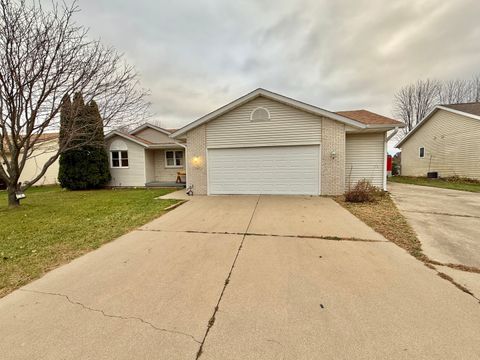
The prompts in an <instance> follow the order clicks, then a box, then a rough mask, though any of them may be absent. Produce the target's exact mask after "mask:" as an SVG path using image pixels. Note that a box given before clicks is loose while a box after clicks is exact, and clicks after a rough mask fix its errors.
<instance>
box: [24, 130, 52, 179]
mask: <svg viewBox="0 0 480 360" xmlns="http://www.w3.org/2000/svg"><path fill="white" fill-rule="evenodd" d="M57 151H58V133H46V134H42V135H40V136H39V138H38V140H37V141H36V143H35V148H34V150H33V152H32V154H31V155H30V156H29V158H28V159H27V161H26V162H25V166H24V168H23V171H22V174H21V175H20V182H25V181H30V180H33V179H34V178H35V177H36V176H37V175H38V174H39V173H40V171H41V170H42V168H43V165H44V164H45V163H46V162H47V161H48V160H49V159H50V158H51V157H52V156H53V155H55V154H56V153H57ZM57 183H58V159H57V160H56V161H55V162H54V163H53V164H52V165H50V166H49V167H48V169H47V171H46V172H45V174H44V175H43V176H42V177H41V178H40V180H39V181H38V182H36V183H35V184H34V185H35V186H40V185H52V184H57Z"/></svg>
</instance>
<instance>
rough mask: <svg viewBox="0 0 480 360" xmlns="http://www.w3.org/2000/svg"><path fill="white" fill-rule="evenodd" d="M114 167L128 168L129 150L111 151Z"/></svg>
mask: <svg viewBox="0 0 480 360" xmlns="http://www.w3.org/2000/svg"><path fill="white" fill-rule="evenodd" d="M110 154H111V156H112V168H128V151H111V152H110Z"/></svg>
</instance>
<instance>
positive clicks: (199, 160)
mask: <svg viewBox="0 0 480 360" xmlns="http://www.w3.org/2000/svg"><path fill="white" fill-rule="evenodd" d="M192 165H193V167H194V168H196V169H200V168H201V167H202V158H201V157H200V156H194V157H193V158H192Z"/></svg>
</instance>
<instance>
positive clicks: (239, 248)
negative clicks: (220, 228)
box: [195, 195, 260, 360]
mask: <svg viewBox="0 0 480 360" xmlns="http://www.w3.org/2000/svg"><path fill="white" fill-rule="evenodd" d="M259 201H260V195H259V196H258V198H257V202H256V203H255V207H254V208H253V211H252V215H251V216H250V220H249V222H248V225H247V228H246V229H245V232H244V233H243V234H242V235H243V236H242V241H240V245H239V247H238V249H237V253H236V254H235V258H234V259H233V263H232V266H231V267H230V271H229V273H228V275H227V278H226V279H225V282H224V284H223V289H222V292H221V293H220V296H219V297H218V301H217V304H216V305H215V308H214V310H213V314H212V316H211V317H210V319H209V320H208V325H207V330H206V331H205V335H204V336H203V339H202V341H201V343H200V347H199V349H198V351H197V356H196V357H195V360H198V359H199V358H200V356H202V353H203V345H205V341H206V340H207V336H208V334H209V333H210V329H211V328H212V327H213V325H214V324H215V316H216V315H217V312H218V311H219V308H220V303H221V301H222V298H223V294H224V293H225V290H226V289H227V286H228V284H229V283H230V277H231V276H232V273H233V269H234V268H235V264H236V263H237V259H238V256H239V255H240V251H241V250H242V247H243V243H244V241H245V238H246V237H247V235H248V229H249V228H250V225H251V224H252V220H253V216H254V215H255V211H256V210H257V207H258V202H259Z"/></svg>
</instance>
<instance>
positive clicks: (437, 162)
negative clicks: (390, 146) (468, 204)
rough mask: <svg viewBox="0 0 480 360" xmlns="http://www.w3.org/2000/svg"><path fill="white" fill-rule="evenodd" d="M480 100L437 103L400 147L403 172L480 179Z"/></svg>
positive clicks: (407, 174)
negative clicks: (476, 101)
mask: <svg viewBox="0 0 480 360" xmlns="http://www.w3.org/2000/svg"><path fill="white" fill-rule="evenodd" d="M479 139H480V103H469V104H455V105H443V106H437V107H436V108H435V109H434V110H433V111H432V112H431V113H430V114H429V115H428V116H426V117H425V119H423V120H422V121H421V122H420V123H419V124H418V125H417V126H416V127H415V128H414V129H413V130H412V131H410V133H409V134H408V135H407V136H406V137H405V138H403V139H402V140H401V141H400V142H399V143H398V144H397V147H398V148H401V150H402V155H401V159H402V160H401V174H402V175H405V176H427V173H429V172H437V173H438V176H439V177H449V176H460V177H467V178H472V179H480V156H479V155H480V140H479Z"/></svg>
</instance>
